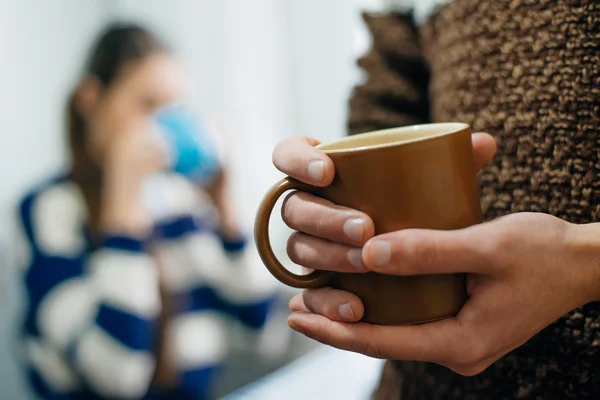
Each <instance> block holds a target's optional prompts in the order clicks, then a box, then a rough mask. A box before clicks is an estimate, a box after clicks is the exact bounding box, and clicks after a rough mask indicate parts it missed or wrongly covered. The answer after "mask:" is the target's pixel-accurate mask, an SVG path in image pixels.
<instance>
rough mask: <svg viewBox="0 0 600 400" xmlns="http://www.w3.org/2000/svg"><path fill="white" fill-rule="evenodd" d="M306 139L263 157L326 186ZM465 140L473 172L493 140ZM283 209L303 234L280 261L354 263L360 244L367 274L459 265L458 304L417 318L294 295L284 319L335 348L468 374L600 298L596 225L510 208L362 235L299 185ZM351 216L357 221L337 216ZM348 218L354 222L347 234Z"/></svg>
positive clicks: (320, 293) (335, 298)
mask: <svg viewBox="0 0 600 400" xmlns="http://www.w3.org/2000/svg"><path fill="white" fill-rule="evenodd" d="M316 144H317V142H316V141H315V140H313V139H306V138H297V139H289V140H287V141H285V142H282V143H281V144H280V145H279V146H278V147H277V148H276V150H275V152H274V155H273V161H274V163H275V165H276V166H277V167H278V168H279V169H280V170H282V171H283V172H285V173H287V174H288V175H290V176H293V177H295V178H297V179H300V180H302V181H305V182H307V183H310V184H311V185H321V186H326V185H328V184H329V183H330V182H331V181H332V180H333V176H334V173H335V172H334V169H333V163H332V162H331V160H330V159H328V158H327V157H326V155H325V154H324V153H323V152H321V151H319V150H318V149H316V148H314V146H315V145H316ZM472 145H473V153H474V158H475V165H476V167H477V169H480V168H481V167H483V166H484V165H485V164H486V163H487V162H489V161H490V159H491V158H492V157H493V155H494V153H495V149H496V147H495V143H494V140H493V139H492V138H491V137H490V136H489V135H486V134H474V135H473V136H472ZM311 162H312V163H313V164H312V165H313V167H311ZM317 165H320V166H322V168H321V167H319V168H317V167H315V166H317ZM311 168H312V170H311ZM315 171H316V172H315ZM282 214H283V217H284V220H285V221H286V222H287V223H288V225H290V227H292V228H293V229H296V230H298V231H300V232H302V233H298V234H296V235H295V236H294V237H293V238H292V239H291V240H290V246H289V247H288V252H289V254H290V256H291V258H292V259H293V260H294V261H295V262H297V263H299V264H302V265H306V266H310V267H311V268H319V267H320V268H327V269H332V270H344V271H347V272H351V271H356V270H357V269H356V267H355V266H354V265H353V264H354V263H350V262H348V249H351V248H353V247H354V246H357V245H358V246H360V244H361V243H364V244H365V245H364V247H363V248H362V254H361V255H362V257H361V261H362V264H361V268H363V269H364V270H366V271H377V272H382V273H385V274H394V275H399V276H410V275H414V274H432V273H449V272H458V271H463V272H465V271H466V272H469V275H468V281H467V291H468V293H469V299H468V301H467V302H466V303H465V305H464V306H463V307H462V309H461V310H460V312H459V313H458V314H457V315H456V316H455V317H451V318H446V319H442V320H439V321H435V322H429V323H424V324H419V325H408V326H381V325H372V324H367V323H363V322H356V321H359V320H360V319H361V317H362V314H363V304H362V303H361V301H360V299H359V298H358V297H357V296H355V295H353V294H350V293H348V292H344V291H340V290H336V289H332V288H321V289H312V290H307V291H305V292H304V293H303V294H302V295H298V296H296V297H294V298H293V299H292V300H291V302H290V308H291V310H292V311H293V313H292V314H291V315H290V317H289V319H288V324H289V325H290V327H292V328H293V329H295V330H297V331H299V332H301V333H303V334H305V335H307V336H309V337H311V338H313V339H315V340H318V341H320V342H322V343H326V344H329V345H332V346H334V347H338V348H341V349H345V350H350V351H355V352H359V353H363V354H366V355H369V356H372V357H378V358H388V359H405V360H420V361H429V362H436V363H438V364H442V365H445V366H446V367H448V368H450V369H452V370H454V371H455V372H457V373H460V374H463V375H474V374H477V373H479V372H481V371H483V370H484V369H485V368H487V367H488V366H489V365H490V364H491V363H493V362H494V361H495V360H497V359H498V358H500V357H502V356H503V355H504V354H506V353H508V352H509V351H511V350H513V349H514V348H516V347H518V346H520V345H521V344H523V343H524V342H525V341H527V340H528V339H529V338H530V337H531V336H533V335H534V334H535V333H536V332H538V331H540V330H541V329H543V328H544V327H546V326H547V325H548V324H550V323H552V322H553V321H554V320H555V319H557V318H559V317H560V316H562V315H563V314H565V313H566V312H568V311H570V310H571V309H573V308H575V307H577V306H579V305H582V304H585V303H587V302H590V301H594V300H598V299H600V271H599V270H598V268H597V267H596V263H595V261H594V260H595V257H596V255H597V251H594V249H595V247H594V245H593V243H595V242H594V240H593V238H594V237H595V236H597V230H598V228H597V227H595V224H591V225H580V226H578V225H572V224H568V223H566V222H565V221H562V220H560V219H557V218H554V217H552V216H549V215H545V214H532V213H521V214H514V215H511V216H508V217H504V218H499V219H497V220H494V221H492V222H488V223H484V224H479V225H474V226H472V227H467V228H464V229H458V230H451V231H439V230H429V229H406V230H401V231H397V232H390V233H386V234H383V235H379V236H375V237H372V236H373V231H374V228H373V221H372V220H371V219H370V218H369V217H368V216H367V215H365V214H363V213H361V212H358V211H355V210H352V209H347V208H344V207H339V206H336V205H334V204H332V203H330V202H327V201H324V200H323V199H321V198H319V197H314V196H312V195H310V194H307V193H294V194H292V195H290V196H289V197H288V199H287V201H286V202H285V205H284V209H283V211H282ZM353 220H361V221H362V223H360V224H359V223H349V222H348V221H353ZM349 225H352V226H361V227H362V228H361V229H358V230H356V231H353V230H352V229H348V226H349ZM357 233H358V234H357ZM378 243H379V244H378ZM381 243H384V244H383V245H381ZM596 247H597V246H596ZM316 255H319V256H318V257H317V256H316ZM323 259H324V260H323Z"/></svg>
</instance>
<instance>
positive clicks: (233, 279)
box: [161, 215, 276, 328]
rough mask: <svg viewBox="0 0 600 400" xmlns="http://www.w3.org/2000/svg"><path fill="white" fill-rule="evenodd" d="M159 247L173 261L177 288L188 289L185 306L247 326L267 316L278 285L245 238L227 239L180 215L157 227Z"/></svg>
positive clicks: (194, 219)
mask: <svg viewBox="0 0 600 400" xmlns="http://www.w3.org/2000/svg"><path fill="white" fill-rule="evenodd" d="M161 236H162V237H163V238H164V239H165V243H164V244H163V248H162V250H163V252H165V251H166V253H168V254H167V258H168V259H169V260H176V264H177V266H173V268H170V271H171V272H175V269H176V268H185V271H182V272H181V273H180V274H179V278H178V279H177V280H179V281H180V282H178V283H175V284H174V285H175V287H179V288H180V289H179V290H177V289H176V290H174V291H175V292H177V291H183V292H190V293H191V301H190V302H189V309H190V310H189V311H206V310H213V311H219V312H221V313H224V314H227V315H229V316H231V317H233V318H235V319H237V320H238V321H240V322H241V323H242V324H244V325H245V326H247V327H250V328H260V327H262V326H263V324H264V323H265V321H266V318H267V315H268V312H269V309H270V306H271V304H272V302H273V300H274V299H275V296H276V285H275V282H274V280H273V279H272V277H271V276H270V275H269V274H268V272H266V269H265V268H264V267H263V266H262V264H261V263H260V260H259V258H258V254H257V253H256V251H255V249H254V248H253V247H252V246H250V245H249V244H248V243H247V240H246V238H245V237H239V238H236V239H228V238H225V237H223V236H222V235H221V234H220V232H219V231H218V230H215V229H212V228H211V226H210V225H205V224H203V222H202V220H201V219H198V218H195V217H194V216H191V215H182V216H179V217H177V218H176V219H173V220H171V221H170V222H169V223H168V224H163V225H162V227H161Z"/></svg>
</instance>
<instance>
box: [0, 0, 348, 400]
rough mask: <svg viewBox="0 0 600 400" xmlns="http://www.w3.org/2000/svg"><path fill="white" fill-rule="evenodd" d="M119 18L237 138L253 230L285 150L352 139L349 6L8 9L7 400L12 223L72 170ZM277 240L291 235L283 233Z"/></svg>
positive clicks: (91, 3)
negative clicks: (70, 118) (107, 28)
mask: <svg viewBox="0 0 600 400" xmlns="http://www.w3.org/2000/svg"><path fill="white" fill-rule="evenodd" d="M112 18H125V19H134V20H141V21H144V22H147V23H148V24H150V25H151V26H152V27H154V28H156V29H157V30H158V31H159V32H160V33H163V35H164V36H165V37H166V39H167V40H168V41H169V42H170V43H171V44H173V45H174V47H175V48H176V49H177V50H179V51H180V53H181V54H182V56H183V58H184V59H185V61H186V62H187V65H188V68H189V71H190V73H191V75H192V77H193V78H194V87H193V89H194V90H193V93H194V96H193V101H194V103H195V105H196V106H197V107H198V108H201V109H203V110H205V111H206V112H207V113H209V114H211V115H212V116H216V117H217V118H218V119H219V120H220V121H221V123H222V124H223V126H225V127H226V129H227V131H228V132H229V137H230V139H231V140H230V144H231V154H232V161H233V172H234V189H235V193H236V198H238V199H240V201H239V204H238V206H239V208H240V212H241V213H242V217H243V222H244V224H245V225H246V227H247V228H250V227H251V225H252V222H253V216H254V211H255V209H256V207H257V205H258V202H259V201H260V198H261V196H262V194H263V193H264V192H265V191H266V189H267V188H268V187H269V186H270V185H271V184H272V183H273V182H274V181H275V180H276V179H277V178H278V177H279V176H280V175H279V174H278V173H277V172H276V171H275V170H274V168H273V167H272V166H271V163H270V155H271V151H272V149H273V147H274V145H275V144H276V143H277V142H278V141H280V140H281V139H283V138H285V137H290V136H294V135H310V136H314V137H317V138H319V139H320V140H322V141H328V140H332V139H334V138H337V137H341V136H343V135H344V134H345V119H346V101H347V97H348V95H349V93H350V90H351V87H352V85H353V84H354V82H355V81H356V79H357V76H358V75H357V70H356V69H355V67H354V64H353V63H354V58H355V56H356V52H355V50H356V49H355V44H356V43H355V40H354V38H353V32H352V31H353V28H354V24H355V23H356V20H357V18H358V13H357V7H356V6H355V5H354V4H353V3H352V2H351V1H347V0H328V1H322V0H253V1H250V0H218V1H217V0H169V1H166V0H162V1H159V0H145V1H141V0H140V1H134V0H104V1H102V0H54V1H45V0H0V235H3V236H4V239H3V240H1V241H0V245H2V246H1V247H0V256H2V257H0V262H3V265H0V267H2V271H3V276H2V282H3V284H2V285H0V291H1V293H0V295H1V297H0V313H1V316H0V318H1V320H2V324H0V371H2V373H1V374H0V394H1V396H0V397H1V398H6V399H11V400H19V399H23V398H26V397H25V394H24V393H25V392H24V390H23V386H22V384H21V381H20V377H19V373H18V371H17V369H16V368H15V363H14V353H15V349H14V345H15V341H14V334H15V326H14V321H15V317H16V315H18V311H19V309H20V307H22V302H21V300H20V298H19V297H18V292H17V291H16V290H15V288H16V287H17V283H15V277H14V273H13V272H14V271H10V270H8V268H9V267H10V265H9V264H10V262H8V261H7V260H9V259H10V257H9V256H10V252H9V251H8V250H7V249H8V248H9V247H10V241H8V240H7V237H8V236H9V235H10V234H9V232H10V225H9V220H10V219H9V216H10V215H11V210H12V207H13V205H14V202H15V200H16V199H17V198H18V197H19V196H20V195H21V194H22V192H23V191H24V190H25V189H26V188H27V187H29V186H31V184H32V183H34V182H35V181H38V180H40V179H42V178H43V177H46V176H48V174H50V173H51V172H54V171H57V170H58V169H59V168H61V167H62V166H64V164H65V163H64V160H65V151H64V147H63V125H62V123H63V116H64V104H65V99H66V96H67V94H68V91H69V89H70V88H71V87H72V85H73V84H74V83H75V81H76V80H77V78H78V76H79V71H80V69H81V68H82V63H83V58H84V55H85V52H86V50H87V46H88V45H89V43H90V41H91V39H92V38H93V35H94V34H95V33H97V31H98V30H99V29H100V27H101V26H102V25H103V24H104V23H105V22H107V21H108V20H110V19H112ZM275 229H277V230H278V231H279V232H285V231H286V230H285V228H284V227H283V224H282V223H278V224H277V223H276V224H275ZM277 236H279V237H281V238H280V239H279V242H278V243H276V246H277V245H278V247H279V248H281V247H282V246H283V242H284V240H283V239H282V237H283V235H277ZM279 253H281V250H279ZM6 321H8V323H6Z"/></svg>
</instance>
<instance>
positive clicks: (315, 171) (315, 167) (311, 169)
mask: <svg viewBox="0 0 600 400" xmlns="http://www.w3.org/2000/svg"><path fill="white" fill-rule="evenodd" d="M324 175H325V161H323V160H314V161H311V162H310V163H309V164H308V176H309V177H310V179H311V180H313V181H314V182H321V181H322V180H323V176H324Z"/></svg>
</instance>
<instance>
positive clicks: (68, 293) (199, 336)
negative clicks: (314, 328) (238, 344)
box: [19, 175, 275, 399]
mask: <svg viewBox="0 0 600 400" xmlns="http://www.w3.org/2000/svg"><path fill="white" fill-rule="evenodd" d="M147 187H148V191H147V196H146V197H147V198H148V202H147V204H148V209H149V210H150V212H151V214H152V215H153V217H154V218H155V221H156V227H157V229H156V230H155V232H154V234H153V235H151V237H148V238H135V237H124V236H116V235H112V236H111V235H109V236H106V237H105V238H104V240H103V241H102V243H101V244H100V245H98V246H92V244H91V241H90V240H89V236H88V235H87V234H86V228H85V226H86V224H85V220H86V212H85V207H84V202H83V199H82V196H81V194H80V192H79V190H78V188H77V187H76V186H75V185H74V184H73V182H71V181H70V180H69V179H68V178H61V179H56V180H53V181H52V182H50V183H48V184H46V185H44V186H43V187H41V188H39V189H37V190H35V191H34V192H32V193H31V194H30V195H28V196H27V197H26V198H25V199H24V200H23V201H22V202H21V204H20V208H19V215H20V220H21V228H22V232H21V234H22V236H23V237H24V239H25V240H24V244H25V248H26V251H25V256H26V259H25V260H24V261H23V267H24V270H23V277H24V286H25V293H26V295H27V298H28V300H29V304H28V307H27V310H26V315H25V318H24V324H23V338H24V340H23V345H24V352H25V355H26V357H25V359H26V360H27V370H28V374H29V378H30V381H31V383H32V386H33V387H34V389H35V391H36V392H37V393H38V395H39V396H40V397H41V398H45V399H83V398H86V399H87V398H100V399H102V398H133V399H138V398H161V397H160V395H157V396H154V395H152V383H151V380H152V376H153V373H154V370H155V366H156V365H155V354H154V352H155V346H156V334H157V326H158V325H157V322H158V321H157V318H158V316H159V313H160V310H161V306H162V304H161V297H160V293H159V281H160V282H161V284H162V285H163V286H164V287H165V288H166V290H167V291H168V293H169V298H170V300H171V301H170V303H173V304H175V305H176V309H175V310H174V317H173V318H172V319H171V322H170V324H169V326H168V328H167V329H166V332H167V333H166V335H167V337H166V339H165V340H166V342H165V343H166V355H167V357H168V358H169V361H170V362H171V363H172V364H173V365H174V366H175V367H176V369H177V372H178V378H179V379H178V382H179V383H178V387H177V389H176V392H175V393H171V394H170V395H171V396H175V397H176V398H182V399H184V398H194V399H201V398H203V397H204V396H205V395H206V393H207V392H208V390H209V386H210V383H211V381H212V379H213V376H214V373H215V371H216V370H217V368H218V366H219V363H220V361H222V358H223V356H224V354H225V351H226V344H227V343H226V342H227V339H226V337H225V334H226V332H224V331H223V326H222V322H223V318H224V317H226V316H227V317H234V318H236V319H238V320H239V321H241V322H242V323H244V324H245V325H246V326H249V327H251V328H259V327H261V326H262V325H263V324H264V322H265V319H266V317H267V313H268V309H269V306H270V303H271V302H272V299H273V297H274V287H275V286H274V285H273V282H272V279H270V277H268V276H267V275H265V274H263V273H262V268H256V266H255V265H252V262H248V260H249V259H250V260H251V259H253V258H252V257H253V256H254V254H253V253H250V250H249V249H247V250H245V249H244V248H245V246H244V243H243V242H241V241H240V242H227V241H225V240H222V239H221V238H220V237H219V235H218V234H217V233H216V231H215V230H214V229H211V228H210V225H209V224H207V223H206V222H205V221H206V218H204V217H205V214H203V213H200V215H198V210H202V209H203V208H202V204H201V203H200V202H197V201H195V200H193V199H195V197H194V196H192V195H190V193H191V191H190V189H189V187H187V186H186V185H185V184H183V183H182V181H181V179H180V178H177V177H175V176H171V175H161V176H157V177H155V178H153V180H152V181H151V182H149V185H147ZM157 198H160V201H157ZM157 260H160V262H157ZM163 398H164V397H163Z"/></svg>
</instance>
